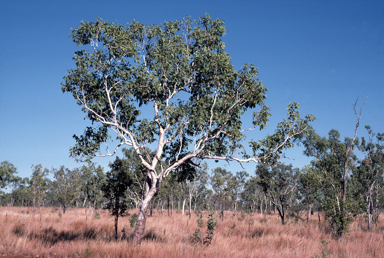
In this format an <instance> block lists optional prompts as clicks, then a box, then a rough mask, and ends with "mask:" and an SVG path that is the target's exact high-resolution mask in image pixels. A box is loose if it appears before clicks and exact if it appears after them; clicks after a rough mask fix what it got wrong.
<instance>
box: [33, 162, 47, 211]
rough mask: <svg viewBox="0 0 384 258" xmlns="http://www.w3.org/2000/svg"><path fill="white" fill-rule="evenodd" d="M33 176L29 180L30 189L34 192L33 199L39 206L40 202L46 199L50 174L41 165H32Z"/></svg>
mask: <svg viewBox="0 0 384 258" xmlns="http://www.w3.org/2000/svg"><path fill="white" fill-rule="evenodd" d="M32 169H33V171H32V176H31V179H30V180H29V183H30V187H31V190H32V194H33V198H34V200H35V201H37V203H38V204H39V203H40V201H41V200H42V199H43V198H44V196H45V194H46V190H47V189H48V185H49V179H48V178H47V176H48V174H49V170H48V169H46V168H45V169H43V166H42V165H41V164H39V165H36V166H34V165H32Z"/></svg>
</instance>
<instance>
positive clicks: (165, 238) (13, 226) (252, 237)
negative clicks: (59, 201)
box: [0, 207, 384, 258]
mask: <svg viewBox="0 0 384 258" xmlns="http://www.w3.org/2000/svg"><path fill="white" fill-rule="evenodd" d="M135 212H136V211H131V212H130V213H131V214H133V213H135ZM99 213H100V219H96V218H95V217H94V216H93V217H90V215H89V213H88V216H86V215H85V210H84V209H79V216H78V217H76V215H75V210H74V209H73V210H69V211H67V212H66V213H65V214H63V215H62V217H61V218H60V216H59V215H58V212H57V211H56V212H53V211H52V208H42V215H41V217H40V215H39V214H37V215H35V216H33V215H32V214H31V211H30V209H28V208H20V207H2V208H0V255H6V254H7V255H22V256H27V257H36V256H37V255H38V256H39V257H167V258H171V257H231V258H232V257H384V235H383V232H384V218H383V217H380V223H379V225H378V227H377V228H375V229H374V231H373V232H367V231H366V230H365V228H364V226H365V225H364V223H363V228H361V223H358V221H356V222H353V224H352V225H351V229H350V231H349V233H348V234H347V235H345V237H344V238H343V239H342V240H341V241H339V242H337V241H335V240H333V239H332V238H331V236H330V234H329V233H326V232H327V226H326V224H324V222H323V221H322V222H321V223H320V224H319V222H318V218H317V216H313V217H312V219H311V220H310V221H309V223H307V222H293V221H292V222H290V223H288V224H287V225H285V226H282V225H281V222H280V219H279V217H277V216H275V215H268V216H266V217H265V216H263V217H260V215H254V216H253V219H252V220H250V219H249V217H247V218H245V219H241V216H240V214H239V215H238V216H237V218H233V217H232V216H231V215H230V213H229V212H228V213H227V214H226V216H227V217H226V219H225V220H224V221H221V220H219V221H218V224H217V228H216V230H215V233H214V238H213V242H212V244H211V245H210V246H208V247H207V246H203V245H200V244H191V243H190V241H189V237H190V236H192V234H193V232H194V231H195V229H196V228H197V223H196V216H195V215H194V214H193V216H192V219H191V220H189V219H188V216H182V215H181V214H180V213H176V214H175V212H174V216H173V217H168V216H166V213H165V212H164V215H161V214H158V213H157V212H155V213H154V216H153V217H148V219H147V226H146V231H145V232H146V234H145V237H144V241H143V243H142V245H141V246H139V247H136V246H133V245H132V243H131V240H130V237H131V235H132V233H133V228H131V227H130V226H129V221H128V219H127V218H122V219H120V220H119V232H120V240H119V241H115V240H114V231H113V223H114V221H113V218H112V217H110V216H109V215H108V214H106V213H105V211H101V210H99ZM206 221H207V213H205V214H204V222H205V223H206ZM123 228H124V229H125V232H126V233H125V234H124V233H123V232H122V230H123ZM203 233H204V234H205V232H204V231H203Z"/></svg>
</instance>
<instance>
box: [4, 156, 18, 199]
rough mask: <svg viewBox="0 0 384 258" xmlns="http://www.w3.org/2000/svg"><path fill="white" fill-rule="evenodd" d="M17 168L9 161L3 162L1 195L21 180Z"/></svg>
mask: <svg viewBox="0 0 384 258" xmlns="http://www.w3.org/2000/svg"><path fill="white" fill-rule="evenodd" d="M16 174H17V168H16V167H15V166H14V165H13V164H12V163H11V162H9V161H6V160H5V161H3V162H1V164H0V194H2V193H3V192H2V189H4V188H6V187H8V186H11V185H12V184H15V183H17V182H18V181H20V180H21V178H20V177H18V176H17V175H16Z"/></svg>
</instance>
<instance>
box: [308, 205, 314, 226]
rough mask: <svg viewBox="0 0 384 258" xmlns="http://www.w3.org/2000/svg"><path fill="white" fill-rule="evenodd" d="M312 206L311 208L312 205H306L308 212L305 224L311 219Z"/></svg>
mask: <svg viewBox="0 0 384 258" xmlns="http://www.w3.org/2000/svg"><path fill="white" fill-rule="evenodd" d="M312 206H313V204H310V205H308V210H307V222H308V221H309V218H310V217H311V212H312Z"/></svg>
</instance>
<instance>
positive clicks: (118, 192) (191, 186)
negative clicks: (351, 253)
mask: <svg viewBox="0 0 384 258" xmlns="http://www.w3.org/2000/svg"><path fill="white" fill-rule="evenodd" d="M366 129H367V132H368V138H365V137H361V138H358V137H354V139H350V138H345V139H344V141H342V140H341V139H340V134H339V132H338V131H337V130H334V129H333V130H331V131H330V132H329V134H328V137H321V136H319V135H318V134H316V132H314V131H313V130H311V131H310V133H309V134H308V136H306V137H305V139H301V140H302V142H303V144H304V146H305V154H306V155H308V156H310V157H313V160H312V161H311V163H310V164H308V165H306V166H304V167H303V168H301V169H299V168H294V167H293V166H292V165H286V164H283V163H280V162H275V163H272V164H264V163H261V164H259V165H257V166H256V168H255V170H254V171H236V172H232V171H229V170H228V169H227V168H225V167H224V168H223V167H217V168H215V169H213V170H211V171H210V170H209V168H208V165H207V164H206V163H205V162H200V163H195V164H194V167H195V169H192V170H191V171H190V172H188V173H185V171H180V172H179V173H177V172H176V173H174V174H172V175H171V176H169V177H166V178H164V180H163V181H162V187H161V188H160V190H159V191H158V192H157V193H156V194H155V196H154V198H153V199H152V200H151V202H150V205H149V210H148V212H147V213H148V215H149V216H151V215H152V213H153V210H155V209H156V210H157V212H158V213H160V214H162V215H168V216H172V214H173V212H174V210H178V211H180V212H182V213H183V214H186V215H189V216H191V214H193V213H194V212H196V211H197V210H215V211H217V212H218V214H219V216H220V218H221V219H222V220H224V219H225V216H224V214H225V213H224V211H231V212H232V215H233V216H238V211H241V212H242V214H245V213H247V214H248V215H247V216H250V217H252V216H255V215H256V214H260V215H263V214H277V215H278V216H279V217H280V218H281V222H282V224H285V223H287V221H290V220H309V218H310V217H311V215H312V214H313V213H314V211H319V212H322V214H324V219H326V220H327V221H328V222H329V226H330V228H331V229H332V232H333V233H334V236H335V237H336V238H340V237H342V235H343V233H345V232H346V231H347V229H348V224H349V223H350V222H351V221H352V220H353V219H360V220H361V219H365V221H366V225H367V226H366V227H367V229H368V230H371V229H372V227H373V226H375V225H376V224H377V222H378V217H379V214H380V211H381V209H382V208H383V207H384V198H383V196H384V195H383V193H384V182H383V176H384V175H383V173H384V154H383V148H384V134H382V133H374V132H373V130H372V129H371V128H370V127H369V126H366ZM351 146H352V147H351ZM348 150H350V151H349V152H348ZM145 178H146V168H145V167H143V165H142V164H141V162H140V160H139V159H138V158H137V155H135V153H134V152H133V150H132V149H129V150H127V149H124V157H122V158H119V157H116V159H115V161H114V162H113V163H111V164H110V168H109V171H107V172H105V171H104V169H103V168H102V167H100V166H97V165H96V164H94V163H88V164H87V165H83V166H82V167H79V168H75V169H68V168H65V167H64V166H62V167H60V168H58V169H56V168H52V169H51V170H48V169H46V168H43V167H42V165H40V164H39V165H33V166H32V175H31V177H29V178H21V177H18V176H17V169H16V168H15V167H14V166H13V165H12V164H11V163H10V162H8V161H3V162H2V163H1V166H0V179H1V181H0V186H1V190H4V189H5V188H7V189H8V190H7V191H6V192H4V191H2V192H1V196H0V204H1V205H3V206H29V207H31V208H32V211H33V213H34V214H35V213H36V212H37V210H38V209H39V207H41V206H55V207H60V210H61V212H62V213H63V214H64V213H65V211H66V210H67V209H68V208H75V209H76V211H77V208H78V207H82V208H85V209H86V213H88V214H89V215H90V216H92V214H93V213H94V210H95V209H100V208H103V209H109V210H110V211H111V214H112V215H113V216H115V218H116V226H117V221H118V218H119V216H124V215H126V210H127V209H139V204H140V202H141V201H142V199H143V198H144V193H145V180H146V179H145ZM243 216H244V215H243ZM319 219H320V215H319Z"/></svg>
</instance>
